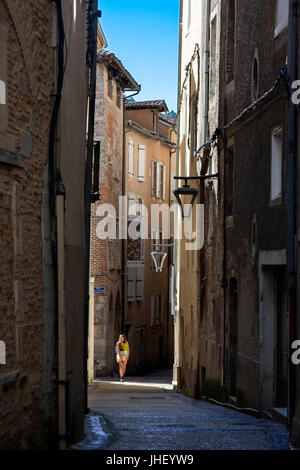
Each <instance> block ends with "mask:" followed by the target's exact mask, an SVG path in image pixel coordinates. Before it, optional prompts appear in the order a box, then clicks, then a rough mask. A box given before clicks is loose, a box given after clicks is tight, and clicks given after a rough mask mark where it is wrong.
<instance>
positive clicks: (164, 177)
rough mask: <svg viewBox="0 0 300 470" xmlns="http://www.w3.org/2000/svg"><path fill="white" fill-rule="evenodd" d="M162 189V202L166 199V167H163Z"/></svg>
mask: <svg viewBox="0 0 300 470" xmlns="http://www.w3.org/2000/svg"><path fill="white" fill-rule="evenodd" d="M162 180H163V182H162V183H163V189H162V197H163V200H165V199H166V167H165V166H163V178H162Z"/></svg>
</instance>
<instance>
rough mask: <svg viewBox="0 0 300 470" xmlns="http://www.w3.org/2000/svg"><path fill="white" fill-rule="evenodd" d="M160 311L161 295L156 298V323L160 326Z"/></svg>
mask: <svg viewBox="0 0 300 470" xmlns="http://www.w3.org/2000/svg"><path fill="white" fill-rule="evenodd" d="M159 311H160V304H159V295H156V296H155V323H156V324H157V325H159Z"/></svg>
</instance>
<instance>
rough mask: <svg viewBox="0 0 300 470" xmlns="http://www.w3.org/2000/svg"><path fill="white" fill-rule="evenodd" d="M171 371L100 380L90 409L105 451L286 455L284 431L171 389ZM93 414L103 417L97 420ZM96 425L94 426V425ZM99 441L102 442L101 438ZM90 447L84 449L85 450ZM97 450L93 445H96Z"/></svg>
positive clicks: (99, 445)
mask: <svg viewBox="0 0 300 470" xmlns="http://www.w3.org/2000/svg"><path fill="white" fill-rule="evenodd" d="M170 383H171V372H170V371H162V372H158V373H154V374H148V375H145V376H143V377H138V378H137V377H135V378H127V379H126V382H124V383H120V382H119V381H118V380H117V379H103V380H102V379H101V380H100V379H98V380H97V381H96V382H94V383H93V384H92V385H91V386H90V392H89V406H90V410H91V411H90V415H91V418H90V419H92V420H93V424H92V427H93V428H94V429H96V427H97V425H98V423H99V422H100V426H99V425H98V429H100V431H99V430H98V434H97V431H96V434H97V436H98V437H97V439H98V448H101V449H106V450H196V449H201V450H217V449H234V450H263V449H264V450H286V449H288V448H289V446H288V433H287V430H286V427H285V426H283V425H281V424H278V423H274V422H272V421H266V420H262V419H256V418H254V417H252V416H249V415H246V414H242V413H239V412H237V411H234V410H231V409H227V408H223V407H220V406H216V405H212V404H209V403H207V402H201V401H198V400H194V399H191V398H188V397H186V396H184V395H182V394H181V393H178V392H176V391H174V390H172V387H171V385H170ZM95 415H100V417H99V418H98V416H96V417H95ZM95 420H96V421H95ZM99 436H100V438H99ZM95 439H96V438H95ZM82 448H89V445H87V444H86V447H84V445H83V447H82ZM94 448H95V445H94Z"/></svg>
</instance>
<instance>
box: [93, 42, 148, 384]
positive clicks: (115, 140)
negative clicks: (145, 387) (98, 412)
mask: <svg viewBox="0 0 300 470" xmlns="http://www.w3.org/2000/svg"><path fill="white" fill-rule="evenodd" d="M139 90H140V87H139V85H138V84H137V83H136V81H135V80H134V78H133V77H132V76H131V75H130V74H129V72H128V71H127V70H126V69H125V68H124V66H123V65H122V63H121V62H120V61H119V59H118V58H117V57H116V56H115V55H114V54H113V53H110V52H108V51H105V50H102V51H99V52H98V63H97V93H96V117H95V137H94V138H95V146H97V145H98V146H99V152H100V158H99V166H100V172H99V192H100V200H99V201H98V202H96V203H95V204H93V208H92V223H91V255H90V256H91V302H90V305H91V309H90V316H91V318H90V338H92V337H93V342H94V345H93V350H92V348H91V347H90V356H91V357H93V358H94V360H93V362H94V364H93V366H92V365H91V373H90V380H91V379H92V377H93V375H94V376H106V375H108V374H113V373H114V371H115V354H114V349H115V343H116V341H117V339H118V335H119V334H120V333H121V327H122V241H121V240H120V238H119V233H118V231H119V220H120V214H119V197H121V196H122V194H123V179H122V178H123V135H124V132H123V131H124V109H123V106H124V103H123V101H124V100H123V94H124V92H125V91H133V92H134V91H135V92H138V91H139ZM104 204H111V205H112V206H113V208H114V209H115V214H116V227H115V228H116V234H115V236H116V238H115V239H101V238H99V236H98V235H99V234H98V233H97V230H98V227H99V223H100V222H101V220H102V219H103V216H104V215H105V213H100V212H99V211H100V210H101V207H102V206H103V205H104ZM92 319H94V320H93V321H92ZM92 367H93V370H94V372H92Z"/></svg>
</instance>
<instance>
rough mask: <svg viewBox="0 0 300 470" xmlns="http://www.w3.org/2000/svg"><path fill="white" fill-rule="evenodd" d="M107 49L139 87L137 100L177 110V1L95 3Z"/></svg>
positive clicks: (102, 0) (107, 0) (141, 0)
mask: <svg viewBox="0 0 300 470" xmlns="http://www.w3.org/2000/svg"><path fill="white" fill-rule="evenodd" d="M98 3H99V9H100V10H102V18H101V20H100V22H101V25H102V28H103V30H104V33H105V36H106V39H107V42H108V48H107V49H108V50H109V51H111V52H114V53H115V54H116V55H117V56H118V58H119V59H120V60H121V61H122V62H123V65H124V66H125V67H126V68H127V69H128V71H129V72H130V73H131V74H132V76H133V77H134V78H135V80H136V81H137V82H138V83H140V84H141V85H142V91H141V93H140V94H139V95H138V96H137V97H136V99H137V100H149V99H165V100H166V103H167V105H168V107H169V110H170V111H171V110H172V109H173V110H174V111H176V108H177V63H178V15H179V0H99V1H98Z"/></svg>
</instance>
